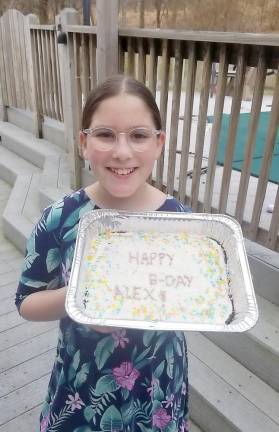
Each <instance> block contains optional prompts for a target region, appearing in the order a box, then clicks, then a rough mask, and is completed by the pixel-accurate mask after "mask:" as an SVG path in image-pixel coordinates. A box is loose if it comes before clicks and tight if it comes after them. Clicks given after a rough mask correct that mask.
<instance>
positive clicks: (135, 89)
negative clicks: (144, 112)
mask: <svg viewBox="0 0 279 432" xmlns="http://www.w3.org/2000/svg"><path fill="white" fill-rule="evenodd" d="M121 93H126V94H129V95H132V96H136V97H138V98H140V99H141V100H142V101H143V102H144V103H145V105H146V106H147V108H148V109H149V110H150V113H151V115H152V118H153V121H154V124H155V127H156V129H158V130H161V129H162V120H161V115H160V112H159V109H158V107H157V104H156V101H155V99H154V97H153V95H152V93H151V91H150V90H149V89H148V88H147V87H146V86H145V85H144V84H143V83H141V82H140V81H137V80H135V79H134V78H132V77H130V76H125V75H115V76H112V77H110V78H108V79H107V80H106V81H104V82H103V83H101V84H100V85H99V86H98V87H96V88H95V89H93V90H92V91H91V92H90V93H89V95H88V97H87V100H86V103H85V105H84V108H83V112H82V129H87V128H89V127H90V124H91V121H92V117H93V115H94V112H95V111H96V110H97V108H98V107H99V105H100V104H101V103H102V102H103V101H104V100H105V99H108V98H110V97H113V96H118V95H120V94H121Z"/></svg>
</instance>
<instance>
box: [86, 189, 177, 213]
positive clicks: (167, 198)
mask: <svg viewBox="0 0 279 432" xmlns="http://www.w3.org/2000/svg"><path fill="white" fill-rule="evenodd" d="M82 191H83V194H84V196H85V197H86V199H87V200H88V201H90V202H91V203H92V204H93V205H94V209H96V210H102V209H104V207H99V206H98V205H97V204H96V203H95V201H94V200H93V199H92V198H90V196H89V195H88V194H87V192H86V190H85V188H82ZM172 198H173V197H172V196H171V195H169V194H167V195H166V199H165V201H164V202H163V203H162V204H161V205H160V207H158V208H157V209H155V210H139V212H141V211H163V210H162V209H163V208H164V207H165V205H166V203H167V201H168V200H170V199H172ZM114 210H119V209H114ZM124 211H125V210H124ZM130 211H131V212H132V211H133V210H127V212H130Z"/></svg>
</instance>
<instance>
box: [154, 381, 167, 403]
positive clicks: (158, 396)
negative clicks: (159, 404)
mask: <svg viewBox="0 0 279 432" xmlns="http://www.w3.org/2000/svg"><path fill="white" fill-rule="evenodd" d="M153 398H154V399H155V400H157V401H163V400H164V399H165V395H164V392H163V390H162V389H161V387H160V385H159V384H155V385H154V388H153Z"/></svg>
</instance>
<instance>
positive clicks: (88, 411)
mask: <svg viewBox="0 0 279 432" xmlns="http://www.w3.org/2000/svg"><path fill="white" fill-rule="evenodd" d="M83 415H84V418H85V420H86V421H87V422H88V423H90V422H91V421H92V419H93V417H94V415H95V411H94V409H93V408H92V407H91V406H87V407H86V408H85V409H84V410H83Z"/></svg>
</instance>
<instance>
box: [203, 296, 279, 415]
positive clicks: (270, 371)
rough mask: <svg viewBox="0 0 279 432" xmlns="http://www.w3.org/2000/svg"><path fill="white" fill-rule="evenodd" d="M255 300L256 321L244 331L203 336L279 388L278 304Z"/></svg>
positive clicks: (258, 298)
mask: <svg viewBox="0 0 279 432" xmlns="http://www.w3.org/2000/svg"><path fill="white" fill-rule="evenodd" d="M257 302H258V306H259V320H258V322H257V324H256V325H255V327H254V328H252V329H251V330H249V331H248V332H245V333H235V334H227V333H206V334H205V336H206V337H207V338H208V339H210V340H211V341H212V342H214V343H215V344H216V345H217V346H218V347H220V348H222V349H223V350H224V351H225V352H226V353H228V354H230V355H231V356H232V357H233V358H234V359H236V360H237V361H239V362H240V363H241V364H242V365H244V366H245V367H247V368H248V369H249V370H250V371H251V372H253V373H254V374H256V375H257V376H258V377H259V378H260V379H262V380H263V381H265V382H266V383H267V384H268V385H270V386H271V387H273V388H274V389H275V390H276V391H279V307H278V306H277V305H274V304H272V303H271V302H269V301H267V300H265V299H264V298H262V297H261V296H259V295H257ZM278 407H279V402H278Z"/></svg>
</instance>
